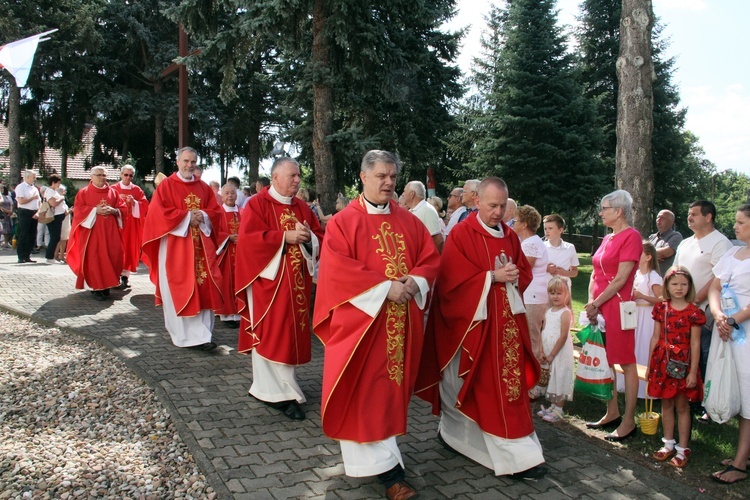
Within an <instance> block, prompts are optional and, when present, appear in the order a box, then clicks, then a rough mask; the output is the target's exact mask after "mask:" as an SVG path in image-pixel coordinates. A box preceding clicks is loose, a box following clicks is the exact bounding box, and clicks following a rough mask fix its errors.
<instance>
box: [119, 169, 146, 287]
mask: <svg viewBox="0 0 750 500" xmlns="http://www.w3.org/2000/svg"><path fill="white" fill-rule="evenodd" d="M134 175H135V168H133V166H132V165H124V166H123V167H122V168H121V169H120V182H118V183H116V184H115V185H113V186H112V189H114V190H115V191H116V192H117V194H119V195H120V198H122V200H123V201H124V202H125V205H127V207H128V213H127V215H126V216H125V217H123V221H122V229H121V230H120V234H121V235H122V247H123V254H124V260H123V265H122V276H121V277H120V285H121V286H122V288H127V287H128V286H129V285H128V279H129V278H130V274H131V273H134V272H136V271H137V270H138V263H139V262H140V261H141V243H142V240H143V221H145V220H146V213H147V212H148V200H147V199H146V195H145V194H143V190H142V189H141V188H139V187H138V186H136V185H135V184H133V176H134Z"/></svg>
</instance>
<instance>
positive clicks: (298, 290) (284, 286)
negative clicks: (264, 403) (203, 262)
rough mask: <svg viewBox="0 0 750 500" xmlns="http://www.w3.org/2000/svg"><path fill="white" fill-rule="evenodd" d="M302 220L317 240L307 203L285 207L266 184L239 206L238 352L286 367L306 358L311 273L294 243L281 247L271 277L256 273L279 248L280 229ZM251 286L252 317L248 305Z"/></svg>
mask: <svg viewBox="0 0 750 500" xmlns="http://www.w3.org/2000/svg"><path fill="white" fill-rule="evenodd" d="M305 221H307V223H308V225H309V226H310V229H311V230H312V232H313V233H315V235H316V236H317V237H318V240H319V241H322V240H323V231H322V229H321V228H320V222H319V221H318V218H317V217H316V216H315V215H314V214H313V213H312V211H311V210H310V207H308V206H307V203H304V202H302V201H301V200H300V199H299V198H297V197H293V198H292V202H291V204H290V205H286V204H284V203H281V202H279V201H277V200H275V199H274V198H273V197H272V196H271V195H270V193H269V188H265V189H263V190H262V191H261V192H260V193H258V194H257V195H255V196H253V197H252V198H250V200H248V202H247V204H245V208H243V209H242V220H241V222H240V233H239V239H238V240H237V262H236V270H235V279H236V281H235V291H236V297H237V301H238V303H239V310H240V311H239V314H240V316H241V320H240V336H239V344H238V345H239V346H238V350H239V351H240V352H247V351H250V350H252V349H256V350H257V352H258V354H260V355H261V356H263V357H264V358H266V359H270V360H271V361H275V362H277V363H284V364H288V365H301V364H304V363H307V362H309V361H310V358H311V332H310V293H311V290H312V275H311V274H310V272H309V271H308V269H307V262H306V260H305V258H304V257H303V255H302V251H301V250H300V247H299V245H286V244H285V245H284V249H283V250H282V256H281V263H280V265H279V268H278V271H277V272H276V276H275V277H274V279H272V280H269V279H265V278H261V277H260V274H261V273H262V272H263V270H264V269H265V268H266V267H268V265H269V264H270V263H271V261H272V260H273V258H274V257H275V256H276V254H277V252H278V251H279V249H280V248H281V245H282V242H283V241H284V232H285V231H288V230H293V229H294V227H295V224H296V223H297V222H299V223H304V222H305ZM250 285H252V296H253V304H252V307H253V318H252V321H251V319H250V309H249V307H248V304H247V288H248V287H249V286H250Z"/></svg>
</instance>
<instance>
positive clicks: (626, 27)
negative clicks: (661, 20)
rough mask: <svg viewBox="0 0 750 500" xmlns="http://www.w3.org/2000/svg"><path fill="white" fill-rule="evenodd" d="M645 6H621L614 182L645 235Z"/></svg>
mask: <svg viewBox="0 0 750 500" xmlns="http://www.w3.org/2000/svg"><path fill="white" fill-rule="evenodd" d="M653 24H654V13H653V7H652V4H651V0H622V16H621V17H620V55H619V57H618V58H617V81H618V82H619V87H620V88H619V93H618V96H617V153H616V161H617V163H616V167H615V182H616V184H617V188H618V189H624V190H626V191H628V192H629V193H630V194H631V195H633V219H634V220H633V221H632V222H633V225H634V227H635V228H636V229H638V230H639V231H640V232H641V234H642V235H647V234H649V232H650V229H651V226H652V219H653V213H652V212H653V206H654V165H653V161H652V158H651V135H652V132H653V128H654V121H653V103H654V95H653V89H652V82H653V80H654V66H653V61H652V60H651V29H652V27H653Z"/></svg>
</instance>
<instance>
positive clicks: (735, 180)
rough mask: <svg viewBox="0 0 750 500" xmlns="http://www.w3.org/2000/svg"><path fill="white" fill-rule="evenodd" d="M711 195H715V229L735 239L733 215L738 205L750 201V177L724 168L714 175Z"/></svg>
mask: <svg viewBox="0 0 750 500" xmlns="http://www.w3.org/2000/svg"><path fill="white" fill-rule="evenodd" d="M711 191H712V195H715V198H714V204H715V205H716V229H718V230H719V231H721V232H722V233H724V235H725V236H726V237H727V238H729V239H730V240H733V239H735V234H734V217H735V215H736V214H737V209H738V208H739V207H740V205H743V204H745V203H749V202H750V177H748V176H747V175H746V174H741V173H738V172H735V171H734V170H726V171H724V172H721V173H720V174H716V175H715V176H714V184H713V189H712V190H711Z"/></svg>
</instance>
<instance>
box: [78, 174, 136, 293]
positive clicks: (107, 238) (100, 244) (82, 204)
mask: <svg viewBox="0 0 750 500" xmlns="http://www.w3.org/2000/svg"><path fill="white" fill-rule="evenodd" d="M102 204H103V205H108V206H110V207H114V208H116V209H118V210H120V214H121V215H122V216H123V217H125V216H126V215H127V213H128V209H127V207H126V206H125V203H123V201H122V200H121V199H120V197H119V196H118V195H117V193H116V192H115V191H114V190H112V188H110V187H109V186H107V185H105V186H104V187H101V188H98V187H96V186H94V184H92V183H89V185H88V186H86V187H85V188H83V189H81V190H80V191H78V194H76V200H75V204H74V207H75V210H74V211H73V222H72V225H71V230H70V238H69V239H68V250H67V253H66V260H67V261H68V265H69V266H70V269H72V270H73V272H74V273H75V275H76V278H77V279H76V288H83V287H84V284H83V283H84V281H85V282H86V284H88V286H90V287H91V288H92V289H94V290H105V289H107V288H113V287H116V286H117V285H119V284H120V273H121V272H122V239H121V238H120V228H119V225H118V223H117V216H116V215H98V214H97V216H96V222H94V225H93V226H92V227H91V229H88V228H85V227H83V226H82V225H81V223H82V222H84V221H85V220H86V219H87V218H88V217H89V215H91V212H92V211H95V210H96V207H97V206H99V205H102Z"/></svg>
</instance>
